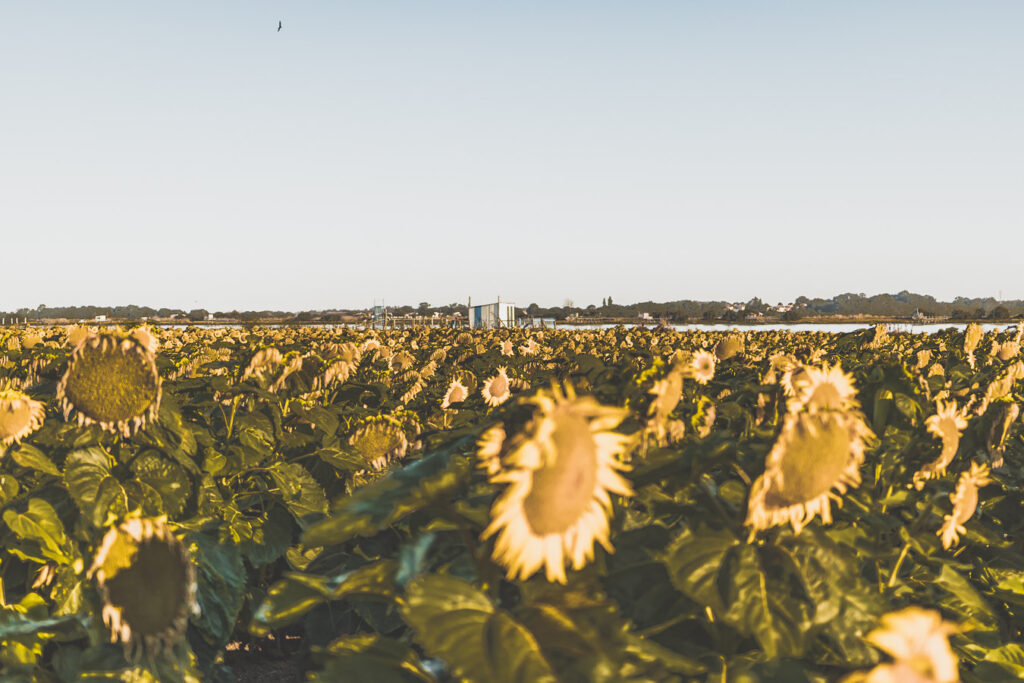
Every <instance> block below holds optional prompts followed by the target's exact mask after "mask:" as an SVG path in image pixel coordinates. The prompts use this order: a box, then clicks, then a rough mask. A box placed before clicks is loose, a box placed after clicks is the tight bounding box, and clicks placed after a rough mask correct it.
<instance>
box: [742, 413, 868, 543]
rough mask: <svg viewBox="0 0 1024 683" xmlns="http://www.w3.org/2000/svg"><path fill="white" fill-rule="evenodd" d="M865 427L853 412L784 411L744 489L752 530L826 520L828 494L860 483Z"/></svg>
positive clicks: (798, 527) (829, 514)
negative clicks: (761, 468) (761, 466)
mask: <svg viewBox="0 0 1024 683" xmlns="http://www.w3.org/2000/svg"><path fill="white" fill-rule="evenodd" d="M870 433H871V432H870V430H869V429H868V428H867V426H866V425H865V424H864V422H863V421H862V420H861V419H860V417H859V416H857V415H856V414H853V413H844V412H831V411H830V412H818V413H789V414H788V415H786V419H785V422H784V423H783V427H782V431H781V433H780V434H779V437H778V439H777V440H776V441H775V445H774V446H773V447H772V450H771V451H770V452H769V453H768V457H767V460H766V463H765V472H764V474H762V475H761V476H760V477H758V479H757V481H755V482H754V485H753V486H752V488H751V491H750V500H749V502H748V506H747V520H746V524H748V525H750V526H751V527H752V533H754V532H757V531H758V530H761V529H768V528H770V527H773V526H778V525H782V524H786V523H789V524H790V525H791V526H792V527H793V531H794V532H795V533H799V532H800V530H801V529H803V527H804V526H806V525H807V524H808V522H810V521H811V520H812V519H814V516H815V515H820V516H821V519H822V522H823V523H825V524H829V523H831V521H832V510H831V503H830V501H831V499H833V498H836V499H837V500H838V499H839V498H838V496H837V493H836V492H838V493H839V494H842V493H845V492H846V489H847V487H851V486H858V485H859V484H860V469H859V468H860V465H861V463H863V462H864V447H865V438H866V437H867V436H868V435H869V434H870Z"/></svg>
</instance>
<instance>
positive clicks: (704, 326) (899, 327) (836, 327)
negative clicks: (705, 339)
mask: <svg viewBox="0 0 1024 683" xmlns="http://www.w3.org/2000/svg"><path fill="white" fill-rule="evenodd" d="M875 324H876V323H792V324H786V323H766V324H764V325H723V324H714V323H685V324H682V325H668V326H667V327H669V328H671V329H673V330H678V331H680V332H683V331H686V330H702V331H705V332H708V331H715V330H718V331H721V332H724V331H727V330H738V331H740V332H766V331H768V330H784V331H787V332H829V333H831V334H844V333H847V332H856V331H857V330H864V329H868V328H873V327H874V326H875ZM615 327H616V326H615V325H571V326H570V325H564V326H560V327H559V328H558V329H561V330H581V329H582V330H607V329H613V328H615ZM630 327H634V328H635V327H641V325H631V326H630ZM646 327H652V326H651V325H646ZM887 327H888V328H889V331H890V332H911V333H913V334H932V333H935V332H939V331H941V330H945V329H948V328H950V327H952V328H954V329H956V330H959V331H961V332H962V331H963V330H965V329H966V328H967V323H924V324H911V323H906V324H904V323H899V324H889V325H887ZM981 328H982V330H983V331H985V332H991V331H993V330H995V331H1003V330H1012V329H1015V328H1016V325H1013V324H1007V323H982V324H981Z"/></svg>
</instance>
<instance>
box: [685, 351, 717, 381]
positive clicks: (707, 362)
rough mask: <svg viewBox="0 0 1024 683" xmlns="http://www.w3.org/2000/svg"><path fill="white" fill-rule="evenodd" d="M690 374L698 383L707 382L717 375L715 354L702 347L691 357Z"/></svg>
mask: <svg viewBox="0 0 1024 683" xmlns="http://www.w3.org/2000/svg"><path fill="white" fill-rule="evenodd" d="M690 374H691V376H692V377H693V379H695V380H696V381H697V383H698V384H707V383H708V382H710V381H711V380H712V379H713V378H714V376H715V354H713V353H711V352H710V351H705V350H704V349H701V350H699V351H697V352H696V353H694V354H693V358H692V359H690Z"/></svg>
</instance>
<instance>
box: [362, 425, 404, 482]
mask: <svg viewBox="0 0 1024 683" xmlns="http://www.w3.org/2000/svg"><path fill="white" fill-rule="evenodd" d="M348 443H349V445H350V446H351V447H352V448H353V449H355V451H356V452H357V453H358V454H359V455H360V457H361V458H362V460H363V462H365V463H366V466H367V467H369V468H373V469H374V470H377V471H378V472H379V471H380V470H382V469H384V468H385V467H387V464H388V463H389V462H391V461H392V460H397V459H400V458H403V457H405V454H406V452H407V451H408V450H409V439H408V437H407V436H406V434H405V429H404V427H403V426H402V423H401V422H400V421H398V420H396V419H394V418H393V417H390V416H388V415H374V416H372V417H368V418H366V419H365V420H364V421H363V423H362V424H361V425H360V426H359V428H358V429H356V431H355V432H353V433H352V435H351V436H350V437H349V439H348Z"/></svg>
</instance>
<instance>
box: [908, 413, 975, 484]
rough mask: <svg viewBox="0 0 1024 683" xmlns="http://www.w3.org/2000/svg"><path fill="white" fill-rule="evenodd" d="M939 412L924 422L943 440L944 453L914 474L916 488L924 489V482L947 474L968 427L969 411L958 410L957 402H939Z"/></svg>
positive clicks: (929, 429) (931, 431)
mask: <svg viewBox="0 0 1024 683" xmlns="http://www.w3.org/2000/svg"><path fill="white" fill-rule="evenodd" d="M937 409H938V410H937V412H936V413H935V415H932V416H931V417H929V418H928V419H927V420H925V421H924V423H925V425H926V426H927V427H928V431H929V432H930V433H932V434H934V435H935V436H937V437H938V438H940V439H942V452H941V453H940V454H939V457H938V458H937V459H935V460H934V461H932V462H930V463H928V464H927V465H925V466H924V467H922V468H921V469H920V470H918V471H917V472H915V473H914V487H915V488H916V489H918V490H921V489H922V488H924V482H926V481H927V480H929V479H934V478H935V477H941V476H942V475H944V474H945V473H946V468H947V467H949V463H951V462H953V456H955V455H956V451H957V448H959V447H960V432H962V431H963V430H964V427H966V426H967V409H966V408H964V409H963V410H958V409H957V407H956V401H950V402H949V403H943V402H942V401H938V402H937Z"/></svg>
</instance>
